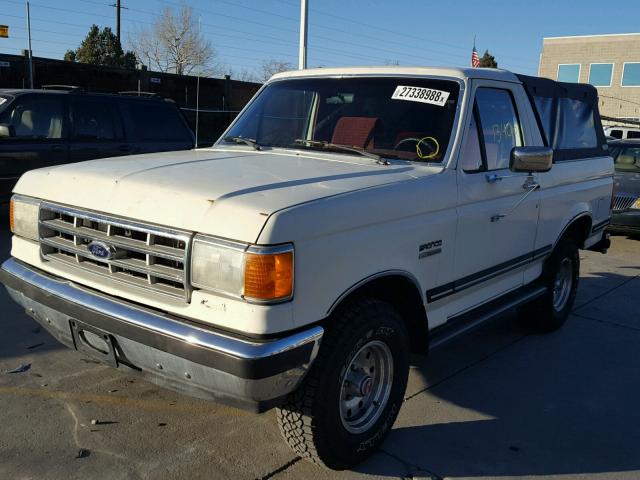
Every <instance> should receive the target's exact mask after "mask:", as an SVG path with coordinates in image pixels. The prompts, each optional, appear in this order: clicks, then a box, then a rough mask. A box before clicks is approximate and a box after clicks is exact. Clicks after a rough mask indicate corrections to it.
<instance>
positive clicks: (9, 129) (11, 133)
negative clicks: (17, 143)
mask: <svg viewBox="0 0 640 480" xmlns="http://www.w3.org/2000/svg"><path fill="white" fill-rule="evenodd" d="M15 136H16V130H15V128H13V125H3V124H0V138H5V137H15Z"/></svg>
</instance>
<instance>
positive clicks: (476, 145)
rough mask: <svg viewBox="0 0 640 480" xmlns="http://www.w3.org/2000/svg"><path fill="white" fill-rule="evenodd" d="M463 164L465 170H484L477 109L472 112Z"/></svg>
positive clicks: (463, 151)
mask: <svg viewBox="0 0 640 480" xmlns="http://www.w3.org/2000/svg"><path fill="white" fill-rule="evenodd" d="M474 110H475V109H474ZM461 164H462V169H463V170H464V171H465V172H477V171H478V170H482V166H483V165H482V150H481V148H480V137H479V136H478V125H477V123H476V115H475V111H474V112H473V113H472V115H471V121H470V122H469V131H468V133H467V140H466V143H465V145H464V149H463V150H462V161H461Z"/></svg>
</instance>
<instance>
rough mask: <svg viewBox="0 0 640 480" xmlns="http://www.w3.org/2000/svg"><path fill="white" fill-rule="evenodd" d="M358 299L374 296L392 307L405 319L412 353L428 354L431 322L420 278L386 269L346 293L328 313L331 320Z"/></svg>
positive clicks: (405, 272)
mask: <svg viewBox="0 0 640 480" xmlns="http://www.w3.org/2000/svg"><path fill="white" fill-rule="evenodd" d="M359 297H373V298H377V299H379V300H382V301H384V302H387V303H389V304H390V305H391V306H393V307H394V308H395V309H396V310H397V311H398V312H399V313H400V315H401V316H402V318H403V319H404V322H405V325H406V327H407V331H408V332H409V338H410V339H411V351H412V352H416V353H426V352H427V351H428V345H429V341H428V340H429V323H428V320H427V312H426V309H425V306H424V295H423V294H422V289H421V288H420V284H419V282H418V279H417V278H416V277H415V276H413V275H412V274H411V273H409V272H407V271H404V270H387V271H384V272H380V273H377V274H374V275H371V276H369V277H366V278H364V279H362V280H360V281H359V282H357V283H355V284H354V285H352V286H351V287H350V288H348V289H347V290H345V291H344V292H343V293H342V294H341V295H340V296H339V297H338V298H337V299H336V300H335V301H334V302H333V304H332V305H331V307H330V308H329V310H328V311H327V317H328V318H329V319H330V318H331V316H332V315H333V314H335V313H336V312H337V311H339V310H340V306H342V305H345V304H347V303H349V302H350V301H353V300H354V299H357V298H359Z"/></svg>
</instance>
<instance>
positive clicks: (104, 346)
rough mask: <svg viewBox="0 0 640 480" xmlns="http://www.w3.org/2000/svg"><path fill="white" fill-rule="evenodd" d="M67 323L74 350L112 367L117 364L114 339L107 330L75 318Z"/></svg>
mask: <svg viewBox="0 0 640 480" xmlns="http://www.w3.org/2000/svg"><path fill="white" fill-rule="evenodd" d="M69 323H70V328H71V335H72V336H73V344H74V346H75V347H76V350H78V351H79V352H82V353H85V354H87V355H88V356H90V357H91V358H94V359H96V360H100V361H101V362H104V363H106V364H108V365H111V366H112V367H117V366H118V359H117V357H116V349H115V345H114V339H113V337H112V336H111V335H110V334H109V333H108V332H105V331H103V330H100V329H99V328H95V327H92V326H90V325H87V324H85V323H82V322H79V321H78V320H75V319H72V320H70V322H69Z"/></svg>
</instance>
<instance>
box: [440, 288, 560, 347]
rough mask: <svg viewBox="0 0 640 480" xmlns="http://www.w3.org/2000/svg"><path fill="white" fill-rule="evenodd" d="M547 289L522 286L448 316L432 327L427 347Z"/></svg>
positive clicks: (517, 305) (450, 337) (470, 327)
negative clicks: (482, 303) (453, 315)
mask: <svg viewBox="0 0 640 480" xmlns="http://www.w3.org/2000/svg"><path fill="white" fill-rule="evenodd" d="M546 291H547V289H546V288H545V287H542V286H540V285H533V286H527V287H523V288H521V289H518V290H516V291H515V292H511V293H508V294H506V295H505V296H503V297H500V298H498V299H496V300H493V301H491V302H489V303H487V304H485V305H482V306H480V307H478V308H475V309H473V310H471V311H470V312H467V313H464V314H462V315H458V316H455V317H452V318H450V319H449V320H448V321H447V323H445V324H444V325H442V326H440V327H437V328H435V329H433V330H432V331H431V332H430V333H429V336H430V339H431V340H430V342H429V348H430V349H432V348H437V347H440V346H441V345H443V344H445V343H447V342H448V341H450V340H453V339H454V338H456V337H458V336H460V335H463V334H465V333H469V332H471V331H472V330H475V329H476V328H478V327H479V326H481V325H483V324H484V323H486V322H487V321H488V320H491V319H493V318H495V317H497V316H498V315H500V314H503V313H505V312H507V311H509V310H511V309H513V308H516V307H519V306H521V305H524V304H525V303H527V302H530V301H532V300H535V299H536V298H538V297H541V296H542V295H544V294H545V292H546Z"/></svg>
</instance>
